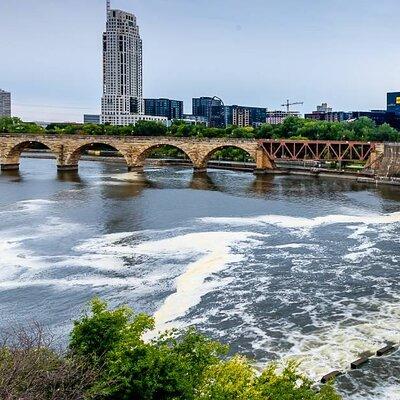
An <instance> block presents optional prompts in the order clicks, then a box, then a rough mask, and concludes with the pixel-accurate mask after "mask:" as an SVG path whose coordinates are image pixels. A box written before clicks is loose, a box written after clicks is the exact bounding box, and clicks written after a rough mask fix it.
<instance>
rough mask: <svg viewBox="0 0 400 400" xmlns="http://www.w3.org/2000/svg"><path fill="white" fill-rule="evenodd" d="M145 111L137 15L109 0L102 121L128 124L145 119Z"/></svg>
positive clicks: (104, 39) (105, 34)
mask: <svg viewBox="0 0 400 400" xmlns="http://www.w3.org/2000/svg"><path fill="white" fill-rule="evenodd" d="M143 114H144V101H143V72H142V39H141V38H140V34H139V27H138V25H137V23H136V17H135V15H134V14H130V13H127V12H125V11H121V10H114V9H111V7H110V1H109V0H107V27H106V31H105V32H104V33H103V97H102V101H101V122H102V123H103V124H104V123H110V124H112V125H127V124H130V123H136V122H137V121H138V120H139V119H144V118H141V117H140V116H141V115H143Z"/></svg>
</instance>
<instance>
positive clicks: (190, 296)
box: [135, 232, 260, 339]
mask: <svg viewBox="0 0 400 400" xmlns="http://www.w3.org/2000/svg"><path fill="white" fill-rule="evenodd" d="M256 236H258V235H257V234H254V233H251V232H201V233H190V234H187V235H183V236H177V237H173V238H169V239H163V240H159V241H153V242H145V243H142V244H140V245H138V246H137V247H136V248H135V252H138V253H140V254H145V255H151V256H157V257H160V256H161V257H163V256H165V255H168V256H169V257H174V258H178V259H182V258H187V257H188V256H190V255H192V256H197V257H199V256H200V258H198V259H197V260H196V261H194V262H192V263H190V264H189V265H188V266H187V267H186V269H185V271H184V272H183V274H181V275H180V276H179V277H178V278H177V279H176V282H175V286H176V290H175V292H174V293H173V294H172V295H170V296H169V297H167V299H166V300H165V301H164V302H163V304H162V305H161V307H160V308H159V309H158V310H157V311H156V313H155V314H154V318H155V329H154V331H153V332H152V333H151V334H149V335H147V336H146V338H147V339H149V338H151V337H154V336H156V335H157V334H158V333H160V332H162V331H164V330H166V329H170V328H172V327H181V326H183V324H181V323H179V322H178V321H177V320H178V319H179V318H181V317H184V316H185V315H186V314H187V312H188V311H189V310H190V309H191V308H192V307H194V306H196V305H197V304H199V303H200V301H201V299H202V297H203V296H204V295H206V294H207V293H209V292H211V291H213V290H214V289H216V288H217V287H218V288H220V287H221V285H222V284H227V282H228V281H229V280H228V281H227V280H223V281H221V280H218V279H213V280H211V281H209V280H208V279H209V278H210V277H211V276H212V275H214V274H216V273H218V272H220V271H222V270H224V269H225V268H227V266H228V265H230V264H232V263H237V262H240V261H243V260H244V258H245V254H244V250H245V248H246V247H248V246H257V245H259V244H260V242H259V241H257V240H256V239H255V237H256ZM233 248H235V249H237V250H238V251H240V253H239V254H234V253H232V250H233Z"/></svg>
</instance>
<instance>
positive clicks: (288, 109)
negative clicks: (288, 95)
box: [281, 99, 304, 114]
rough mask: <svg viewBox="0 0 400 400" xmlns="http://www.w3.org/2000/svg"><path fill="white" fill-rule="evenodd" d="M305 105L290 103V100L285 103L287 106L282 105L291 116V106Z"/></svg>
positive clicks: (298, 102) (297, 102)
mask: <svg viewBox="0 0 400 400" xmlns="http://www.w3.org/2000/svg"><path fill="white" fill-rule="evenodd" d="M303 104H304V102H302V101H296V102H294V103H291V102H290V101H289V99H288V100H286V103H285V104H282V105H281V107H286V111H287V113H288V114H289V112H290V106H296V105H303Z"/></svg>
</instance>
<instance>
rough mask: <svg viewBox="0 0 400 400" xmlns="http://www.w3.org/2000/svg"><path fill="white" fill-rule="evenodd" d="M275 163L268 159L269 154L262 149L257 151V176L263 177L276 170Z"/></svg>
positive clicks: (255, 171) (255, 172)
mask: <svg viewBox="0 0 400 400" xmlns="http://www.w3.org/2000/svg"><path fill="white" fill-rule="evenodd" d="M275 168H276V167H275V163H274V162H273V161H272V160H271V159H270V158H269V157H268V154H267V153H266V152H265V151H264V150H263V149H261V148H258V149H257V150H256V169H255V170H254V174H255V175H262V174H265V173H267V172H269V171H271V170H274V169H275Z"/></svg>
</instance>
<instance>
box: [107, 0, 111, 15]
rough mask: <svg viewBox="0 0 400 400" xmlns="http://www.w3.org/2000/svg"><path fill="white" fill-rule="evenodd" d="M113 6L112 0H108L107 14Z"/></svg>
mask: <svg viewBox="0 0 400 400" xmlns="http://www.w3.org/2000/svg"><path fill="white" fill-rule="evenodd" d="M110 8H111V0H107V14H108V12H109V11H110Z"/></svg>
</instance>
